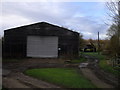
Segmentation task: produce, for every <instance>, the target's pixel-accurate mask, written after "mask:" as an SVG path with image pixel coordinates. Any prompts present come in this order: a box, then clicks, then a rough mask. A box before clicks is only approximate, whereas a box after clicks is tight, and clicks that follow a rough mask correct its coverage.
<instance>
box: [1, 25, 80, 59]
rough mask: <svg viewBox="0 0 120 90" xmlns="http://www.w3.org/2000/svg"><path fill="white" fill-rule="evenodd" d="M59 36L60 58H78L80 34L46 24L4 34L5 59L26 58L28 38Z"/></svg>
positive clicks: (24, 27)
mask: <svg viewBox="0 0 120 90" xmlns="http://www.w3.org/2000/svg"><path fill="white" fill-rule="evenodd" d="M32 35H33V36H58V47H59V48H61V50H59V51H58V54H59V56H60V57H61V56H65V57H67V56H68V57H69V56H78V53H79V52H78V48H79V33H77V32H73V31H70V30H68V29H65V28H61V27H58V26H54V25H51V24H46V23H38V24H33V25H28V26H23V27H19V28H15V29H10V30H6V31H5V32H4V47H3V49H4V50H3V53H4V55H3V56H4V57H26V47H27V36H32Z"/></svg>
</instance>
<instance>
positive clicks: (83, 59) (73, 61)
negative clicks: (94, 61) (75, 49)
mask: <svg viewBox="0 0 120 90" xmlns="http://www.w3.org/2000/svg"><path fill="white" fill-rule="evenodd" d="M85 61H87V59H85V58H83V57H81V58H80V59H75V60H71V63H81V62H85Z"/></svg>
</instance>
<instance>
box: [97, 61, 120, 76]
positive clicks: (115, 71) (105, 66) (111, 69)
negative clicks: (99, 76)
mask: <svg viewBox="0 0 120 90" xmlns="http://www.w3.org/2000/svg"><path fill="white" fill-rule="evenodd" d="M99 66H100V67H101V68H102V69H103V70H104V71H106V72H110V73H112V74H113V75H115V76H118V75H119V76H120V71H118V69H119V70H120V68H119V67H118V68H117V67H112V66H110V65H108V64H107V61H106V60H101V61H100V62H99Z"/></svg>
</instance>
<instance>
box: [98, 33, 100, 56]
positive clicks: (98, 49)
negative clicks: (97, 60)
mask: <svg viewBox="0 0 120 90" xmlns="http://www.w3.org/2000/svg"><path fill="white" fill-rule="evenodd" d="M99 50H100V41H99V32H98V54H100V52H99Z"/></svg>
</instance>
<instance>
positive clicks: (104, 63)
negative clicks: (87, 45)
mask: <svg viewBox="0 0 120 90" xmlns="http://www.w3.org/2000/svg"><path fill="white" fill-rule="evenodd" d="M84 54H86V55H90V56H94V57H96V58H98V59H99V60H100V61H99V66H100V68H102V69H103V70H104V71H106V72H108V73H111V74H113V75H115V76H118V75H120V71H118V69H120V68H119V67H112V66H111V65H109V64H108V63H107V60H106V59H105V56H104V55H101V54H98V53H97V52H87V53H86V52H85V53H84Z"/></svg>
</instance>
